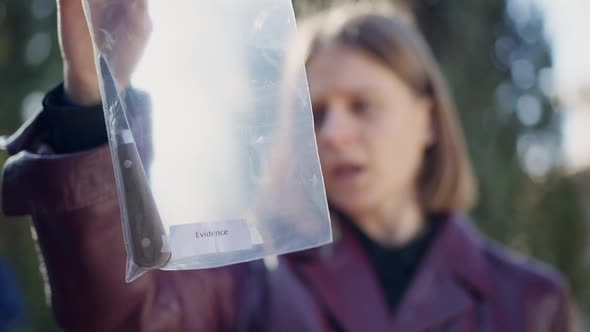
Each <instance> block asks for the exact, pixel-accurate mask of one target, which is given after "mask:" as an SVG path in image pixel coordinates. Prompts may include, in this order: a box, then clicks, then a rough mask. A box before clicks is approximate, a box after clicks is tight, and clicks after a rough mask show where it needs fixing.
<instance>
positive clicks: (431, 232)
mask: <svg viewBox="0 0 590 332" xmlns="http://www.w3.org/2000/svg"><path fill="white" fill-rule="evenodd" d="M337 214H338V216H339V217H340V218H341V219H342V220H343V222H345V223H346V224H348V225H349V226H350V227H351V228H352V229H353V230H354V233H355V236H356V237H357V238H358V240H359V242H360V243H361V245H362V247H363V248H364V249H365V252H366V254H367V255H368V256H369V259H370V261H371V263H372V265H373V267H374V268H375V272H376V274H377V277H378V278H379V281H380V283H381V286H382V288H383V292H384V295H385V298H386V300H387V303H388V304H389V309H390V310H391V311H392V312H394V311H395V310H396V308H397V306H398V304H399V303H400V301H401V299H402V297H403V295H404V294H405V291H406V289H408V288H409V286H410V284H411V281H412V280H413V278H414V275H415V274H416V270H417V269H418V267H419V266H420V263H421V262H422V259H423V257H424V255H425V254H426V252H427V251H428V248H429V247H430V244H431V243H432V242H433V239H434V237H435V235H436V233H437V230H438V228H439V227H438V226H439V224H440V218H439V217H438V216H435V217H431V218H428V222H427V223H426V224H427V227H426V229H425V230H424V231H423V232H421V233H420V234H419V235H418V236H417V237H416V238H414V239H413V240H412V241H410V242H409V243H407V244H405V245H403V246H401V247H385V246H382V245H381V244H379V243H377V242H375V241H373V240H371V239H370V238H369V237H368V236H367V235H366V234H365V233H363V232H362V231H361V230H360V229H359V228H358V227H356V226H355V224H354V223H353V222H352V221H351V220H350V218H349V217H347V216H344V215H343V214H342V213H337Z"/></svg>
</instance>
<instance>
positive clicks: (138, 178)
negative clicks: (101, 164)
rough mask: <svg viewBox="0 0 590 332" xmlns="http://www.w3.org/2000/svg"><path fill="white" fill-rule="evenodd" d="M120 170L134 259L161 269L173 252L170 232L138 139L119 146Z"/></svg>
mask: <svg viewBox="0 0 590 332" xmlns="http://www.w3.org/2000/svg"><path fill="white" fill-rule="evenodd" d="M117 154H118V158H119V163H120V165H119V169H120V172H121V173H120V174H121V181H122V183H123V191H124V194H125V199H124V201H125V203H126V211H125V213H126V214H127V220H128V223H129V238H128V240H129V241H130V242H131V243H130V244H131V251H132V255H131V256H132V259H133V262H134V263H135V264H137V265H138V266H140V267H143V268H150V269H152V268H158V267H161V266H162V265H164V264H166V263H167V262H168V260H170V257H171V256H172V254H171V252H170V251H169V249H168V248H167V247H165V245H166V240H165V239H166V231H165V230H164V226H163V225H162V220H161V219H160V215H159V213H158V210H157V208H156V202H155V200H154V198H153V196H152V193H151V190H150V187H149V185H148V183H147V179H146V176H145V172H144V169H143V166H142V164H141V160H140V158H139V154H138V152H137V147H136V145H135V143H134V142H128V143H125V144H121V145H119V146H118V147H117Z"/></svg>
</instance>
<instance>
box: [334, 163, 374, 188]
mask: <svg viewBox="0 0 590 332" xmlns="http://www.w3.org/2000/svg"><path fill="white" fill-rule="evenodd" d="M364 171H365V168H364V167H363V166H361V165H359V164H353V163H342V164H338V165H336V166H334V167H332V169H331V172H330V174H331V178H332V179H333V180H334V181H336V182H337V183H339V184H352V183H353V182H355V181H358V179H359V178H360V176H361V175H362V174H363V173H364Z"/></svg>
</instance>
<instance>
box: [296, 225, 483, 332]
mask: <svg viewBox="0 0 590 332" xmlns="http://www.w3.org/2000/svg"><path fill="white" fill-rule="evenodd" d="M441 222H443V225H441V229H439V232H438V234H437V235H436V237H435V239H434V242H433V243H432V245H431V247H430V249H429V250H428V253H427V254H426V256H425V257H424V258H423V261H422V263H420V267H419V268H418V271H417V272H416V275H415V276H414V278H413V281H412V282H411V284H410V287H409V288H408V290H407V291H406V293H405V295H404V296H403V298H402V300H401V302H400V305H399V306H398V310H397V312H396V313H395V317H394V315H393V314H392V313H391V312H390V310H389V307H388V304H387V303H386V301H385V298H384V295H383V291H382V288H381V286H380V284H379V281H378V278H377V276H376V275H375V270H374V268H373V267H372V266H371V265H370V262H369V259H368V258H367V257H366V255H365V253H364V251H363V250H362V248H361V247H360V244H359V243H358V241H357V240H356V238H355V237H354V234H352V233H351V232H350V231H349V230H347V229H346V227H342V236H341V238H340V239H339V240H338V241H337V242H335V243H334V244H332V245H331V246H329V247H324V248H323V251H324V253H325V252H328V254H321V255H317V256H318V257H320V258H318V259H313V260H311V261H309V262H306V263H296V264H294V265H293V267H294V268H295V270H296V271H297V272H298V273H299V274H300V277H301V278H302V279H303V281H304V282H305V283H306V284H307V285H308V287H310V288H311V289H312V292H313V293H314V295H315V296H316V297H317V298H318V300H319V302H320V303H321V305H322V306H323V308H324V309H325V310H326V312H327V314H328V315H330V317H331V319H332V321H333V322H335V324H337V325H338V326H339V327H340V328H341V329H343V330H345V331H401V332H419V331H425V330H429V329H434V328H437V327H440V326H441V325H443V324H444V323H445V322H447V321H449V320H450V319H452V318H454V317H457V316H458V315H461V314H462V313H464V312H465V311H467V310H469V308H471V307H472V306H473V300H472V298H473V295H472V294H471V293H472V292H476V293H479V294H480V295H481V296H486V295H489V293H490V289H491V288H490V284H489V281H488V278H487V269H486V265H485V258H484V257H483V254H482V252H481V244H480V240H479V236H478V235H477V234H476V232H475V231H474V230H473V229H472V227H471V226H470V225H468V223H467V222H465V221H464V220H462V219H461V217H458V216H453V217H450V218H448V219H447V220H444V221H441ZM341 226H342V225H341Z"/></svg>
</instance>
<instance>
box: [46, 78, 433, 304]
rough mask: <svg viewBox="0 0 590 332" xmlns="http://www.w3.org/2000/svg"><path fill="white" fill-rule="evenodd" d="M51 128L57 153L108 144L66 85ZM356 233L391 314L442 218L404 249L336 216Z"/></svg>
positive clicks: (94, 111)
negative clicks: (66, 91) (70, 98)
mask: <svg viewBox="0 0 590 332" xmlns="http://www.w3.org/2000/svg"><path fill="white" fill-rule="evenodd" d="M43 107H44V109H45V112H46V116H47V121H48V125H49V128H50V135H49V142H48V143H49V144H50V145H51V146H52V147H53V148H54V150H55V151H56V152H57V153H71V152H78V151H82V150H86V149H91V148H95V147H98V146H100V145H102V144H106V143H107V142H108V138H107V132H106V125H105V121H104V115H103V111H102V106H101V105H95V106H91V107H80V106H76V105H74V104H72V103H71V102H69V101H68V100H67V99H66V98H65V94H64V90H63V86H62V85H60V86H58V87H57V88H55V89H53V90H52V91H50V92H49V93H48V94H47V96H46V97H45V99H44V100H43ZM337 214H338V215H339V217H340V218H341V219H342V221H343V222H344V223H346V224H348V225H350V227H351V228H352V229H353V230H354V232H355V234H356V236H357V238H358V239H359V242H360V243H361V245H362V246H363V248H364V249H365V251H366V253H367V255H368V256H369V259H370V260H371V263H372V265H373V266H374V268H375V271H376V273H377V276H378V278H379V281H380V283H381V286H382V287H383V291H384V294H385V297H386V299H387V302H388V304H389V307H390V309H391V311H395V309H396V307H397V306H398V304H399V302H400V300H401V299H402V296H403V295H404V292H405V290H406V289H407V288H408V287H409V285H410V283H411V281H412V279H413V277H414V275H415V273H416V270H417V269H418V267H419V265H420V262H421V261H422V258H423V256H424V254H425V253H426V251H427V249H428V248H429V246H430V244H431V243H432V241H433V239H434V237H435V235H436V232H437V229H438V228H439V227H438V225H439V224H440V222H439V217H431V218H429V222H428V223H427V225H428V227H427V228H426V229H425V230H424V231H423V232H422V233H421V234H420V235H418V236H417V237H416V238H415V239H413V240H412V241H410V242H409V243H407V244H406V245H404V246H401V247H397V248H391V247H384V246H382V245H380V244H378V243H377V242H375V241H373V240H371V239H370V238H369V237H367V236H366V235H365V234H364V233H363V232H361V231H360V230H359V229H358V228H357V227H356V226H355V225H354V223H353V222H352V221H351V220H350V218H348V217H347V216H345V215H343V214H342V213H337Z"/></svg>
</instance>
